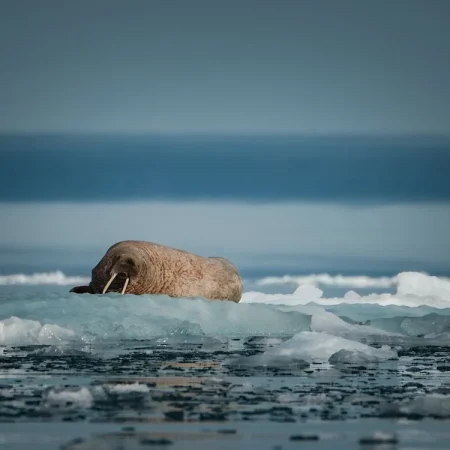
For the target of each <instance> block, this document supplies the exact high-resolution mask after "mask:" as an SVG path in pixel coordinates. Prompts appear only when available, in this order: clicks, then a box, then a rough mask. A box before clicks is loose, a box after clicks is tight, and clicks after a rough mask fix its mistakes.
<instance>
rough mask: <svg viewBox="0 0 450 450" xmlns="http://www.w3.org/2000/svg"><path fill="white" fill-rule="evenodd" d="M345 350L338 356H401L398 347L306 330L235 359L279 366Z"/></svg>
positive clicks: (373, 358)
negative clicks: (375, 345) (366, 342)
mask: <svg viewBox="0 0 450 450" xmlns="http://www.w3.org/2000/svg"><path fill="white" fill-rule="evenodd" d="M342 350H345V351H347V353H346V354H344V355H342V354H340V355H338V356H335V359H336V358H338V359H339V358H340V357H342V358H346V359H347V360H349V359H350V353H352V354H356V355H355V356H354V358H355V359H361V358H362V357H364V361H365V362H367V361H372V362H376V361H385V360H388V359H397V358H398V355H397V352H396V351H395V350H391V349H390V348H386V347H385V348H381V349H379V348H374V347H370V346H369V345H366V344H362V343H360V342H356V341H352V340H349V339H345V338H342V337H339V336H333V335H330V334H327V333H318V332H314V331H312V332H308V331H303V332H300V333H298V334H296V335H295V336H293V337H292V338H291V339H289V340H287V341H286V342H284V343H282V344H280V345H279V346H278V347H274V348H271V349H269V350H267V351H266V352H264V353H262V354H261V355H254V356H251V357H248V358H239V359H238V360H236V361H234V362H233V363H234V364H237V365H251V366H256V365H258V366H275V367H279V366H280V365H285V364H288V362H289V361H291V363H294V362H295V361H297V362H299V361H305V362H327V361H329V360H330V358H331V357H332V356H333V355H336V354H337V353H338V352H340V351H342ZM340 362H342V361H340Z"/></svg>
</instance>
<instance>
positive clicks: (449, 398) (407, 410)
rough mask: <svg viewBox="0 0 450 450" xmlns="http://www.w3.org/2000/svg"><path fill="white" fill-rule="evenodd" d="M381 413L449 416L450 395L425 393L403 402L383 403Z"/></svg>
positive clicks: (388, 414) (408, 415)
mask: <svg viewBox="0 0 450 450" xmlns="http://www.w3.org/2000/svg"><path fill="white" fill-rule="evenodd" d="M382 413H383V414H384V415H387V416H392V415H394V416H406V417H410V416H420V417H439V418H449V417H450V395H444V394H435V393H434V394H427V395H424V396H421V397H417V398H415V399H413V400H410V401H407V402H404V403H394V404H389V405H384V406H383V407H382Z"/></svg>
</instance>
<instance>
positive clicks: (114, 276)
mask: <svg viewBox="0 0 450 450" xmlns="http://www.w3.org/2000/svg"><path fill="white" fill-rule="evenodd" d="M116 277H117V273H114V274H113V275H112V276H111V278H110V279H109V281H108V282H107V283H106V286H105V287H104V289H103V292H102V294H105V293H106V291H107V290H108V288H109V286H111V283H112V282H113V281H114V278H116Z"/></svg>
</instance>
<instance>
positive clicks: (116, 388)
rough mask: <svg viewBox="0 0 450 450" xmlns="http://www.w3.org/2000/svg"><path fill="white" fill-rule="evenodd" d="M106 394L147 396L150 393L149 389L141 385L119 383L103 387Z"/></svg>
mask: <svg viewBox="0 0 450 450" xmlns="http://www.w3.org/2000/svg"><path fill="white" fill-rule="evenodd" d="M104 387H105V388H106V389H107V391H108V392H110V393H114V394H130V393H134V392H139V393H141V394H148V393H149V392H150V389H149V387H148V386H147V385H146V384H142V383H119V384H109V385H105V386H104Z"/></svg>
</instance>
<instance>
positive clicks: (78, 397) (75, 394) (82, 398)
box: [45, 386, 94, 409]
mask: <svg viewBox="0 0 450 450" xmlns="http://www.w3.org/2000/svg"><path fill="white" fill-rule="evenodd" d="M93 402H94V398H93V396H92V394H91V391H90V390H89V389H88V388H87V387H84V386H83V387H79V388H74V389H65V388H64V389H61V388H53V389H50V390H49V392H48V393H47V397H46V399H45V403H46V405H47V406H53V407H54V406H57V407H60V408H63V409H79V408H84V409H87V408H90V407H91V406H92V404H93Z"/></svg>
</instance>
